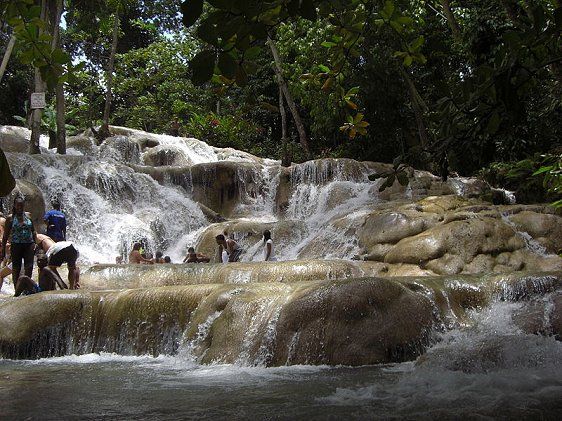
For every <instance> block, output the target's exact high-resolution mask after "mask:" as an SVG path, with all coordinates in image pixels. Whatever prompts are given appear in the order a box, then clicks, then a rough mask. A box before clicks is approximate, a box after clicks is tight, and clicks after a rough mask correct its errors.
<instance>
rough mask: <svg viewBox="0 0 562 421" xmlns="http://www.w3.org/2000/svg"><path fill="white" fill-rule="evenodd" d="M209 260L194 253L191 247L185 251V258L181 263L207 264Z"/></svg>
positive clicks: (202, 255)
mask: <svg viewBox="0 0 562 421" xmlns="http://www.w3.org/2000/svg"><path fill="white" fill-rule="evenodd" d="M210 261H211V259H210V258H209V257H208V256H205V255H204V254H201V253H196V252H195V249H194V248H193V247H189V248H188V249H187V256H185V259H183V263H209V262H210Z"/></svg>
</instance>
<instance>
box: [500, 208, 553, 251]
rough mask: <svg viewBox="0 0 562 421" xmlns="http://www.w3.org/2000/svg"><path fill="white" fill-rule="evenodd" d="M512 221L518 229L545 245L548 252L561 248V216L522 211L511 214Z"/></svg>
mask: <svg viewBox="0 0 562 421" xmlns="http://www.w3.org/2000/svg"><path fill="white" fill-rule="evenodd" d="M509 220H510V221H512V222H513V223H514V224H515V226H516V228H517V229H518V230H519V231H523V232H526V233H528V234H529V235H531V237H533V239H535V240H536V241H537V242H539V243H540V244H541V245H542V246H544V247H546V250H547V251H548V252H549V253H559V252H560V251H561V250H562V217H561V216H559V215H553V214H543V213H537V212H530V211H523V212H519V213H517V214H515V215H511V216H510V217H509Z"/></svg>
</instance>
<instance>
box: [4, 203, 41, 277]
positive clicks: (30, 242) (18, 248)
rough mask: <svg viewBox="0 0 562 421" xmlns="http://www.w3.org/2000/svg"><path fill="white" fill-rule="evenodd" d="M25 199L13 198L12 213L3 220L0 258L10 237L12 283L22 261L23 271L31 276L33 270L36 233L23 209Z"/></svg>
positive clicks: (18, 274)
mask: <svg viewBox="0 0 562 421" xmlns="http://www.w3.org/2000/svg"><path fill="white" fill-rule="evenodd" d="M24 205H25V200H24V199H23V197H21V196H17V197H16V198H15V199H14V205H13V208H12V214H11V215H9V216H8V217H7V218H6V221H5V222H4V235H3V236H2V247H1V248H0V260H2V259H4V255H5V250H6V244H7V243H8V239H10V238H11V241H10V243H11V255H12V281H13V283H14V285H16V284H17V281H18V279H19V277H20V272H21V266H22V261H23V267H24V273H25V275H26V276H28V277H29V278H31V274H32V272H33V252H34V250H35V243H36V242H37V234H36V233H35V227H34V226H33V221H32V220H31V218H30V217H29V216H28V215H27V214H26V212H25V211H24Z"/></svg>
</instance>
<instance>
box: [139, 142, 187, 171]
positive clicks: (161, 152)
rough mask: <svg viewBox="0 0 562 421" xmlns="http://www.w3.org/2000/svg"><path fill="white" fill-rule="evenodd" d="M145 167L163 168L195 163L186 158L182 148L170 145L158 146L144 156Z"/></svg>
mask: <svg viewBox="0 0 562 421" xmlns="http://www.w3.org/2000/svg"><path fill="white" fill-rule="evenodd" d="M143 161H144V164H145V165H150V166H153V167H161V166H188V165H192V164H193V162H191V160H190V159H189V158H188V157H186V156H185V155H184V154H183V153H182V151H181V149H180V148H178V147H174V146H170V145H159V146H156V147H154V148H152V149H150V150H148V151H146V152H145V153H144V154H143Z"/></svg>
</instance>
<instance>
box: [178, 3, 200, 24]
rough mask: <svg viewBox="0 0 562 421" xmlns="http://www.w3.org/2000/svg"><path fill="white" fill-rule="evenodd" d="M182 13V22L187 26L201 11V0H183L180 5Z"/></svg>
mask: <svg viewBox="0 0 562 421" xmlns="http://www.w3.org/2000/svg"><path fill="white" fill-rule="evenodd" d="M180 9H181V12H182V14H183V18H182V22H183V24H184V25H185V26H186V27H187V28H189V27H190V26H192V25H193V24H194V23H195V22H197V19H199V16H201V14H202V13H203V0H185V1H184V2H183V3H182V4H181V6H180Z"/></svg>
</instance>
